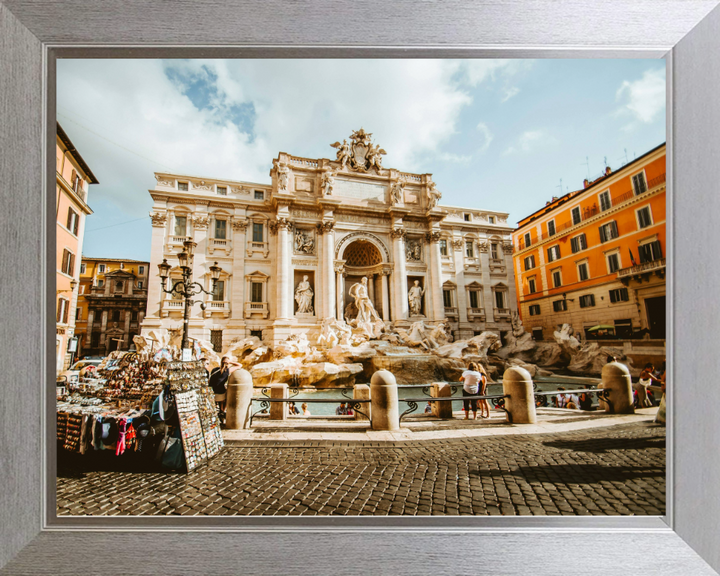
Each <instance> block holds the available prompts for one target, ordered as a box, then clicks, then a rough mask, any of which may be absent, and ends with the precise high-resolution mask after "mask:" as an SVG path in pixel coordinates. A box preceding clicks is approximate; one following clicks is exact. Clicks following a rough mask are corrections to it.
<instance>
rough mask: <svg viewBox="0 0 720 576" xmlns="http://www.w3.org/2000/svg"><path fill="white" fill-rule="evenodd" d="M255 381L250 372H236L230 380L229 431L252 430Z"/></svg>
mask: <svg viewBox="0 0 720 576" xmlns="http://www.w3.org/2000/svg"><path fill="white" fill-rule="evenodd" d="M252 395H253V380H252V376H251V375H250V372H248V371H247V370H243V369H241V368H240V369H238V370H235V371H234V372H233V373H232V374H230V377H229V378H228V385H227V397H226V400H227V401H226V409H225V414H226V416H225V427H226V428H227V429H228V430H242V429H246V428H250V407H251V406H252Z"/></svg>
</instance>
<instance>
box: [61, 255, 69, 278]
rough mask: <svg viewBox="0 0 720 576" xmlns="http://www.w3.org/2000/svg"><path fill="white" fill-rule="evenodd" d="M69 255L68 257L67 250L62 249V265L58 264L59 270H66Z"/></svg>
mask: <svg viewBox="0 0 720 576" xmlns="http://www.w3.org/2000/svg"><path fill="white" fill-rule="evenodd" d="M69 257H70V252H68V251H67V250H63V259H62V265H61V266H60V270H62V272H65V271H66V270H67V263H68V258H69ZM65 273H66V272H65Z"/></svg>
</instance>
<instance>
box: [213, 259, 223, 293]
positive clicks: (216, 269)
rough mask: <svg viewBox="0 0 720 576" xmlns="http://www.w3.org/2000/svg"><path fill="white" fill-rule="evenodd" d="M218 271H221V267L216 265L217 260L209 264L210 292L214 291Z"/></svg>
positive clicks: (218, 274)
mask: <svg viewBox="0 0 720 576" xmlns="http://www.w3.org/2000/svg"><path fill="white" fill-rule="evenodd" d="M220 272H222V268H220V266H218V265H217V262H215V263H214V264H213V265H212V266H210V275H211V276H210V278H212V290H211V291H212V292H215V286H216V285H217V281H218V280H219V279H220Z"/></svg>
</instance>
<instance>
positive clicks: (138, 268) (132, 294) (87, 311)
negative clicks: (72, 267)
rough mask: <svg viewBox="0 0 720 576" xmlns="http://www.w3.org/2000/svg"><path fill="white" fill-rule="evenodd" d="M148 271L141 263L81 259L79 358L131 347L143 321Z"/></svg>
mask: <svg viewBox="0 0 720 576" xmlns="http://www.w3.org/2000/svg"><path fill="white" fill-rule="evenodd" d="M149 269H150V263H149V262H143V261H141V260H129V259H122V258H88V257H85V256H83V259H82V263H81V265H80V288H79V292H80V293H79V295H78V305H77V316H76V320H75V323H76V328H75V334H76V335H77V338H78V357H79V358H81V357H83V356H106V355H107V354H108V353H109V352H112V351H113V350H128V349H129V348H131V347H132V346H133V337H134V336H136V335H137V334H139V333H140V328H139V326H140V323H141V322H142V321H143V319H144V318H145V309H146V307H147V294H148V292H147V289H148V277H149V272H150V270H149Z"/></svg>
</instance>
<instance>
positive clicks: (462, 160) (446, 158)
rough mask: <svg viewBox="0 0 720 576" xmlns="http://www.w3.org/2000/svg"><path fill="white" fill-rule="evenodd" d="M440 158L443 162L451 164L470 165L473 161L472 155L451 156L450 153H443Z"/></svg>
mask: <svg viewBox="0 0 720 576" xmlns="http://www.w3.org/2000/svg"><path fill="white" fill-rule="evenodd" d="M438 158H439V159H440V160H442V161H443V162H451V163H453V164H468V163H469V162H471V161H472V155H467V156H461V155H460V154H451V153H450V152H443V153H442V154H440V156H438Z"/></svg>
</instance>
